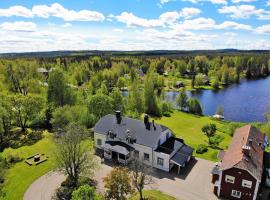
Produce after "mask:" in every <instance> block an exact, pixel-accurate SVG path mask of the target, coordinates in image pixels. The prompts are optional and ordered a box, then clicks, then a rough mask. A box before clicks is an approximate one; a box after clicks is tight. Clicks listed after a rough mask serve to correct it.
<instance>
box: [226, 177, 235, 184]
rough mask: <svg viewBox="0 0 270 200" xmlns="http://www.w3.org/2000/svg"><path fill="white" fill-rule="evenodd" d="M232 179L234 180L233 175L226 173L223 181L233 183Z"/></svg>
mask: <svg viewBox="0 0 270 200" xmlns="http://www.w3.org/2000/svg"><path fill="white" fill-rule="evenodd" d="M234 181H235V177H234V176H230V175H226V176H225V182H226V183H232V184H234Z"/></svg>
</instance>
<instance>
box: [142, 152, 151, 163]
mask: <svg viewBox="0 0 270 200" xmlns="http://www.w3.org/2000/svg"><path fill="white" fill-rule="evenodd" d="M146 155H148V159H146ZM143 160H145V161H148V162H149V161H150V154H149V153H144V154H143Z"/></svg>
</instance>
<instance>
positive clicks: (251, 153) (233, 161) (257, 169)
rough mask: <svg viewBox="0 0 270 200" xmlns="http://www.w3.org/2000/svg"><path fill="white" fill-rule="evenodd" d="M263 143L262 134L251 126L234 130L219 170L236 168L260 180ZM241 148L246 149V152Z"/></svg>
mask: <svg viewBox="0 0 270 200" xmlns="http://www.w3.org/2000/svg"><path fill="white" fill-rule="evenodd" d="M263 142H264V134H263V133H261V132H260V131H259V130H258V129H257V128H255V127H253V126H251V125H246V126H243V127H241V128H238V129H236V131H235V133H234V136H233V139H232V142H231V144H230V146H229V148H228V150H227V151H226V153H225V155H224V157H223V159H222V161H221V166H220V169H221V170H226V169H229V168H232V167H237V168H240V169H244V170H247V171H249V172H250V173H251V174H252V175H253V176H254V177H255V178H257V179H258V180H261V176H262V171H263V152H264V149H263V147H262V145H263ZM243 147H246V149H247V150H246V152H244V150H243Z"/></svg>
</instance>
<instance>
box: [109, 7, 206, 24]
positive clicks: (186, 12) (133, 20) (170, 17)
mask: <svg viewBox="0 0 270 200" xmlns="http://www.w3.org/2000/svg"><path fill="white" fill-rule="evenodd" d="M200 13H201V11H200V10H199V9H197V8H183V9H182V10H181V11H179V12H177V11H172V12H165V13H162V14H161V15H160V16H159V18H156V19H145V18H141V17H138V16H136V15H134V14H133V13H129V12H122V13H121V14H120V15H118V16H113V15H109V16H108V17H109V18H116V19H117V21H119V22H122V23H124V24H126V25H127V26H128V27H136V26H140V27H146V28H151V27H166V26H167V25H172V24H174V23H176V22H177V20H178V19H179V18H180V17H183V18H185V19H189V18H192V17H195V16H197V15H199V14H200Z"/></svg>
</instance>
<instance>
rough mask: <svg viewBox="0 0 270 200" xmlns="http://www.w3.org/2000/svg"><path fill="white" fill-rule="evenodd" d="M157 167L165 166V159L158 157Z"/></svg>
mask: <svg viewBox="0 0 270 200" xmlns="http://www.w3.org/2000/svg"><path fill="white" fill-rule="evenodd" d="M157 165H159V166H163V165H164V159H163V158H160V157H157Z"/></svg>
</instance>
